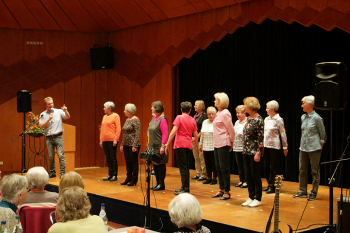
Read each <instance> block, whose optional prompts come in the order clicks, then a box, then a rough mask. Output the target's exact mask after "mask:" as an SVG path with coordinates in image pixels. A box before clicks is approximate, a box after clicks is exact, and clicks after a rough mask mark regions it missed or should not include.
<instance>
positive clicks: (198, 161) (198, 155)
mask: <svg viewBox="0 0 350 233" xmlns="http://www.w3.org/2000/svg"><path fill="white" fill-rule="evenodd" d="M198 147H199V146H198V142H194V143H192V152H193V157H194V161H195V167H196V172H197V176H198V177H203V178H207V169H206V167H205V160H204V155H203V151H202V152H200V151H199V150H198Z"/></svg>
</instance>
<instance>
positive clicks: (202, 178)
mask: <svg viewBox="0 0 350 233" xmlns="http://www.w3.org/2000/svg"><path fill="white" fill-rule="evenodd" d="M206 179H207V178H205V177H200V178H199V179H198V181H202V180H206Z"/></svg>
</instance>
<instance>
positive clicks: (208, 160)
mask: <svg viewBox="0 0 350 233" xmlns="http://www.w3.org/2000/svg"><path fill="white" fill-rule="evenodd" d="M203 154H204V160H205V167H206V168H207V176H208V179H211V178H214V179H216V178H217V177H218V174H217V172H216V166H215V158H214V151H213V150H212V151H203Z"/></svg>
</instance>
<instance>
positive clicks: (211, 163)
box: [199, 106, 217, 185]
mask: <svg viewBox="0 0 350 233" xmlns="http://www.w3.org/2000/svg"><path fill="white" fill-rule="evenodd" d="M207 115H208V119H206V120H204V121H203V123H202V129H201V134H202V136H201V138H200V141H199V151H203V154H204V160H205V166H206V168H207V176H208V179H207V180H206V181H204V182H203V184H211V185H213V184H217V172H216V167H215V158H214V139H213V121H214V119H215V115H216V108H214V107H212V106H211V107H208V108H207Z"/></svg>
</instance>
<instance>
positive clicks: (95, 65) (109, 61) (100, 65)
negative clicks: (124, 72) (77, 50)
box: [90, 47, 114, 70]
mask: <svg viewBox="0 0 350 233" xmlns="http://www.w3.org/2000/svg"><path fill="white" fill-rule="evenodd" d="M90 56H91V68H92V69H93V70H100V69H113V67H114V62H113V48H112V47H104V48H91V49H90Z"/></svg>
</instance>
